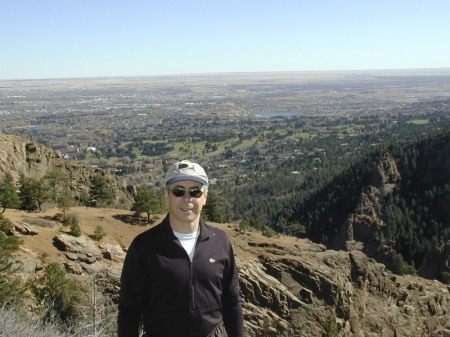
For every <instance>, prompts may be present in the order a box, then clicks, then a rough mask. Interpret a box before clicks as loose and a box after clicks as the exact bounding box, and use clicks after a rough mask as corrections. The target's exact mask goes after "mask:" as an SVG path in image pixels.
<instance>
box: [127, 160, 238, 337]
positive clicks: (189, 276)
mask: <svg viewBox="0 0 450 337" xmlns="http://www.w3.org/2000/svg"><path fill="white" fill-rule="evenodd" d="M164 194H165V198H166V200H167V203H168V206H169V212H168V214H167V216H166V217H165V219H164V220H163V221H162V222H161V223H160V224H159V225H157V226H155V227H153V228H151V229H149V230H147V231H145V232H143V233H141V234H139V235H138V236H137V237H136V238H135V239H134V240H133V242H132V243H131V245H130V247H129V250H128V253H127V256H126V259H125V262H124V266H123V270H122V277H121V290H120V297H119V317H118V328H119V329H118V330H119V337H137V336H138V334H139V325H140V323H141V321H142V324H143V329H144V331H145V335H144V336H146V337H156V336H160V337H222V336H224V331H223V328H222V321H223V325H224V326H225V330H226V332H227V334H228V337H243V336H244V332H243V330H244V329H243V315H242V306H241V300H240V295H239V294H240V288H239V279H238V271H237V268H236V264H235V259H234V254H233V249H232V247H231V244H230V241H229V238H228V237H227V235H226V234H225V232H223V231H221V230H219V229H216V228H213V227H210V226H208V225H206V224H205V223H204V221H203V220H202V219H201V215H200V213H201V211H202V208H203V206H204V205H205V203H206V198H207V195H208V177H207V175H206V173H205V170H204V169H203V168H202V167H201V166H200V165H198V164H196V163H191V162H190V161H187V160H184V161H181V162H178V163H176V164H174V165H172V166H171V167H170V168H169V170H168V171H167V173H166V177H165V192H164Z"/></svg>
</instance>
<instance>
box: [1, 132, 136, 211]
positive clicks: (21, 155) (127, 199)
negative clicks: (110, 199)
mask: <svg viewBox="0 0 450 337" xmlns="http://www.w3.org/2000/svg"><path fill="white" fill-rule="evenodd" d="M49 171H58V172H61V173H63V174H64V175H65V176H66V177H67V181H68V185H69V186H70V189H71V193H72V194H73V196H74V197H75V198H76V199H80V198H81V196H82V195H83V194H86V193H87V194H89V187H90V185H91V181H92V178H93V177H94V176H95V175H97V174H101V175H103V176H105V178H106V180H107V181H108V184H109V186H110V188H111V190H112V192H113V195H114V198H115V202H116V205H119V204H120V203H121V204H125V205H126V206H128V205H129V204H130V203H131V202H132V199H133V192H134V189H133V187H132V186H126V185H125V184H124V182H123V181H121V180H119V179H118V178H117V177H116V176H115V175H113V174H111V173H110V172H109V171H108V170H103V169H99V168H96V167H92V166H86V165H82V164H80V163H79V162H77V161H74V160H66V159H63V157H62V155H61V153H59V152H58V151H54V150H51V149H48V148H47V147H45V146H44V145H41V144H36V143H33V142H31V141H28V140H27V139H24V138H21V137H18V136H10V135H0V179H2V178H3V176H4V175H5V174H6V173H9V174H11V175H12V177H13V179H14V181H15V182H17V181H18V180H19V178H20V175H22V174H23V175H25V176H26V177H33V178H37V179H39V178H42V177H43V176H44V175H45V174H46V173H47V172H49Z"/></svg>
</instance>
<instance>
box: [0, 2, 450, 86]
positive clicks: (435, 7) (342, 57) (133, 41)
mask: <svg viewBox="0 0 450 337" xmlns="http://www.w3.org/2000/svg"><path fill="white" fill-rule="evenodd" d="M449 13H450V1H448V0H440V1H438V0H423V1H414V0H410V1H403V0H401V1H400V0H399V1H396V0H389V1H385V0H378V1H372V0H354V1H351V0H248V1H247V0H208V1H207V0H204V1H200V0H185V1H182V0H147V1H144V0H127V1H118V0H108V1H106V0H105V1H103V0H3V1H2V3H1V4H0V79H29V78H63V77H98V76H99V77H104V76H152V75H174V74H198V73H223V72H225V73H226V72H265V71H326V70H358V69H410V68H448V67H450V19H449Z"/></svg>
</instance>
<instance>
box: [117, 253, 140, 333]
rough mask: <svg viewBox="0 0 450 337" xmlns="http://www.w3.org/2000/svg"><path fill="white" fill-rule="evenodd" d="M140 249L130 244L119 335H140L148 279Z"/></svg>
mask: <svg viewBox="0 0 450 337" xmlns="http://www.w3.org/2000/svg"><path fill="white" fill-rule="evenodd" d="M144 275H145V273H144V267H143V264H142V261H141V259H140V257H139V254H138V251H137V249H136V248H134V246H133V245H131V246H130V249H129V250H128V253H127V256H126V258H125V262H124V264H123V269H122V275H121V279H120V283H121V285H120V294H119V305H118V309H119V314H118V320H117V325H118V337H138V336H139V325H140V321H141V315H142V312H143V310H144V308H145V299H146V298H147V295H146V287H145V284H146V281H145V277H144Z"/></svg>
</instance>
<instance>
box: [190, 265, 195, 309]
mask: <svg viewBox="0 0 450 337" xmlns="http://www.w3.org/2000/svg"><path fill="white" fill-rule="evenodd" d="M189 292H190V301H189V305H190V309H191V311H194V310H195V289H194V263H193V262H190V261H189Z"/></svg>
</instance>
